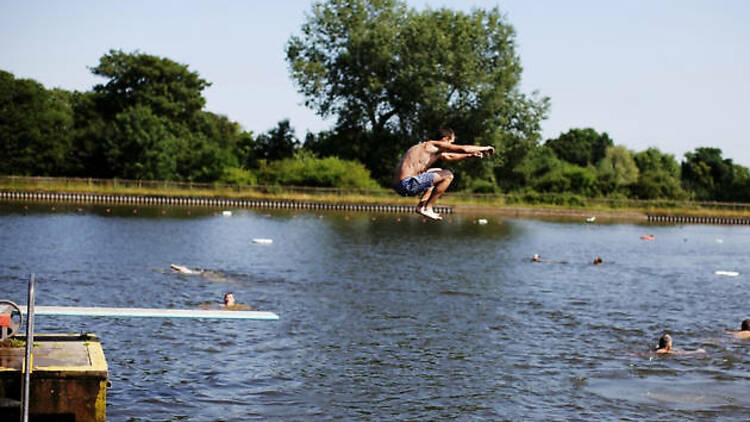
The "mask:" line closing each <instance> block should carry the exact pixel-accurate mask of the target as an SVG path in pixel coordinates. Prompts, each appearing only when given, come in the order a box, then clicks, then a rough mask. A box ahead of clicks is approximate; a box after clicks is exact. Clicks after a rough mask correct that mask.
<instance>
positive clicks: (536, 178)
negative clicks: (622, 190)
mask: <svg viewBox="0 0 750 422" xmlns="http://www.w3.org/2000/svg"><path fill="white" fill-rule="evenodd" d="M513 172H514V177H515V179H516V180H519V181H520V182H521V185H522V186H527V187H531V188H532V189H534V190H536V191H539V192H556V193H566V192H572V193H577V194H581V195H591V194H593V193H594V192H595V190H596V172H595V171H594V170H593V169H591V168H589V167H580V166H577V165H575V164H570V163H567V162H565V161H562V160H561V159H560V158H558V157H557V156H556V155H555V153H554V152H553V151H552V149H551V148H549V147H547V146H541V147H539V148H535V149H534V150H533V151H531V152H530V153H529V154H528V155H527V156H526V157H524V159H523V160H522V161H521V163H519V165H518V166H516V168H515V169H514V170H513Z"/></svg>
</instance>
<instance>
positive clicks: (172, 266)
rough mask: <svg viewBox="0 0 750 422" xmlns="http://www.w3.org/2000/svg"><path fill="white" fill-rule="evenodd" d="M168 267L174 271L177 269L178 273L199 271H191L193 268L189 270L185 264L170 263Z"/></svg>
mask: <svg viewBox="0 0 750 422" xmlns="http://www.w3.org/2000/svg"><path fill="white" fill-rule="evenodd" d="M169 268H171V269H173V270H174V271H177V272H178V273H181V274H195V273H197V272H200V271H193V270H191V269H190V268H188V267H185V266H183V265H175V264H171V265H170V266H169Z"/></svg>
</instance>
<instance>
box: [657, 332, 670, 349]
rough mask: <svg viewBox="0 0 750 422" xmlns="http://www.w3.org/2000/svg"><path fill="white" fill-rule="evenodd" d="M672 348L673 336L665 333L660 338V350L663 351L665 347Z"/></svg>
mask: <svg viewBox="0 0 750 422" xmlns="http://www.w3.org/2000/svg"><path fill="white" fill-rule="evenodd" d="M671 346H672V336H670V335H669V334H666V333H665V334H663V335H662V336H661V337H659V349H663V348H665V347H671Z"/></svg>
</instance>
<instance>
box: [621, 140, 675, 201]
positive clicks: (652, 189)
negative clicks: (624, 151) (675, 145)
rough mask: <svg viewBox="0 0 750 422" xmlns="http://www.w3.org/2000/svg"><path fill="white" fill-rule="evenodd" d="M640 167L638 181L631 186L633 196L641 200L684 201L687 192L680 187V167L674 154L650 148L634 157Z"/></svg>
mask: <svg viewBox="0 0 750 422" xmlns="http://www.w3.org/2000/svg"><path fill="white" fill-rule="evenodd" d="M633 160H634V161H635V164H636V166H637V167H638V181H637V182H636V183H635V184H633V185H632V186H631V192H632V194H633V195H634V196H635V197H637V198H639V199H663V198H666V199H683V198H685V197H686V194H685V191H684V190H683V189H682V187H681V185H680V165H679V164H678V163H677V161H676V160H675V158H674V155H672V154H664V153H662V152H661V151H659V150H658V149H657V148H653V147H652V148H648V149H647V150H645V151H641V152H638V153H636V154H634V155H633Z"/></svg>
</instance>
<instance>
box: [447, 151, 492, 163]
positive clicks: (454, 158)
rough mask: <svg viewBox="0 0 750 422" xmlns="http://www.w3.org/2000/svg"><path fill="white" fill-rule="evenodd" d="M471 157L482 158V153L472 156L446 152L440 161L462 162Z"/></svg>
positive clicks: (472, 154) (473, 153)
mask: <svg viewBox="0 0 750 422" xmlns="http://www.w3.org/2000/svg"><path fill="white" fill-rule="evenodd" d="M471 157H480V158H481V157H482V153H481V152H472V153H471V154H467V153H463V152H444V153H442V154H440V159H441V160H442V161H447V162H452V161H461V160H465V159H467V158H471Z"/></svg>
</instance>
